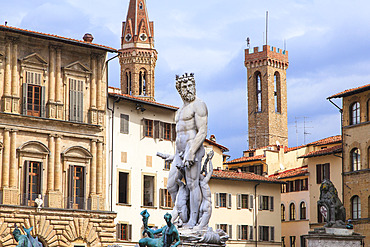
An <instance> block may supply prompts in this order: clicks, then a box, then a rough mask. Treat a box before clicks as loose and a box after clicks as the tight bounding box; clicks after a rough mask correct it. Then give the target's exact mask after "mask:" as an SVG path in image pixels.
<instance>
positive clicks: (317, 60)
mask: <svg viewBox="0 0 370 247" xmlns="http://www.w3.org/2000/svg"><path fill="white" fill-rule="evenodd" d="M128 2H129V1H128V0H119V1H118V0H107V1H100V0H58V1H42V0H17V1H6V2H2V4H1V9H0V23H2V24H3V23H4V22H5V21H7V22H8V25H10V26H16V27H20V28H26V29H30V30H35V31H40V32H46V33H52V34H58V35H61V36H66V37H70V38H76V39H81V38H82V36H83V35H84V34H85V33H87V32H89V33H92V34H93V36H94V37H95V40H94V42H96V43H99V44H104V45H108V46H111V47H115V48H119V47H120V36H121V25H122V21H124V20H125V19H126V13H127V8H128ZM147 5H148V12H149V18H150V19H151V20H152V21H154V25H155V26H154V28H155V42H156V43H155V46H156V49H157V51H158V53H159V54H158V62H157V67H156V100H157V101H159V102H162V103H167V104H172V105H176V106H180V105H181V104H182V102H181V99H180V97H179V96H178V94H177V92H176V90H175V87H174V78H175V75H176V74H183V73H184V72H194V73H195V78H196V82H197V94H198V96H199V97H200V98H201V99H203V100H204V101H205V102H206V104H207V105H208V110H209V126H208V129H209V135H210V134H215V135H216V138H217V142H219V143H220V144H222V145H225V146H227V147H228V148H229V149H230V152H229V154H230V155H231V156H232V158H237V157H240V156H241V155H242V151H243V150H245V149H247V147H248V138H247V137H248V125H247V123H248V120H247V104H246V100H247V97H246V95H247V91H246V69H245V67H244V65H243V60H244V57H243V54H244V49H245V48H246V41H245V40H246V37H250V39H251V47H254V46H262V45H263V44H264V40H263V37H264V35H263V34H264V31H265V14H266V11H269V38H268V41H269V45H272V46H276V47H280V48H284V40H286V47H287V50H288V51H289V63H290V65H289V69H288V71H287V84H288V86H287V88H288V127H289V146H296V145H301V144H303V142H304V134H303V133H304V129H303V125H304V117H306V126H307V129H306V132H309V133H310V134H307V135H306V143H307V142H311V141H315V140H318V139H321V138H325V137H328V136H332V135H337V134H340V114H339V112H338V110H337V109H336V108H335V107H334V106H333V105H331V104H330V103H329V102H328V101H327V100H326V98H327V97H328V96H330V95H332V94H334V93H337V92H340V91H343V90H345V89H348V88H352V87H357V86H360V85H364V84H368V83H369V81H370V42H369V41H370V35H369V34H370V25H369V23H370V15H369V14H368V10H369V9H370V2H368V1H366V0H363V1H358V0H354V1H341V0H340V1H329V0H320V1H319V0H285V1H263V0H262V1H250V0H228V1H225V0H203V1H195V0H187V1H173V0H156V1H153V0H147ZM109 78H110V79H109V83H110V85H111V86H116V87H118V86H119V65H118V60H114V61H113V62H111V66H110V74H109ZM337 103H341V102H340V101H338V102H337ZM295 121H297V125H298V128H296V127H295V126H296V123H295Z"/></svg>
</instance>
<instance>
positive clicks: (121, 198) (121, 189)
mask: <svg viewBox="0 0 370 247" xmlns="http://www.w3.org/2000/svg"><path fill="white" fill-rule="evenodd" d="M118 203H123V204H128V173H126V172H119V181H118Z"/></svg>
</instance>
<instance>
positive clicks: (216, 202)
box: [215, 193, 220, 208]
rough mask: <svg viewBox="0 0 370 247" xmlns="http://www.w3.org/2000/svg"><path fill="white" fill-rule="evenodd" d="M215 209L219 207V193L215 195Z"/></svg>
mask: <svg viewBox="0 0 370 247" xmlns="http://www.w3.org/2000/svg"><path fill="white" fill-rule="evenodd" d="M215 207H216V208H218V207H220V193H215Z"/></svg>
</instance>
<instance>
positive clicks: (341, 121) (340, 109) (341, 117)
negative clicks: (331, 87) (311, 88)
mask: <svg viewBox="0 0 370 247" xmlns="http://www.w3.org/2000/svg"><path fill="white" fill-rule="evenodd" d="M327 100H329V102H330V103H332V104H333V105H334V106H335V107H336V108H338V110H339V113H340V129H341V135H342V174H341V175H342V202H343V203H344V175H343V171H344V159H343V158H344V139H343V138H344V134H343V109H342V108H340V107H339V106H338V105H337V104H335V103H334V102H333V101H332V100H331V98H327Z"/></svg>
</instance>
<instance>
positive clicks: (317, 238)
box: [305, 228, 365, 247]
mask: <svg viewBox="0 0 370 247" xmlns="http://www.w3.org/2000/svg"><path fill="white" fill-rule="evenodd" d="M305 238H306V239H307V246H308V247H333V246H335V247H342V246H343V247H361V246H362V241H363V239H364V238H365V236H362V235H359V234H356V233H354V232H353V230H347V229H336V228H316V229H315V230H314V231H311V232H309V233H308V235H306V236H305Z"/></svg>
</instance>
